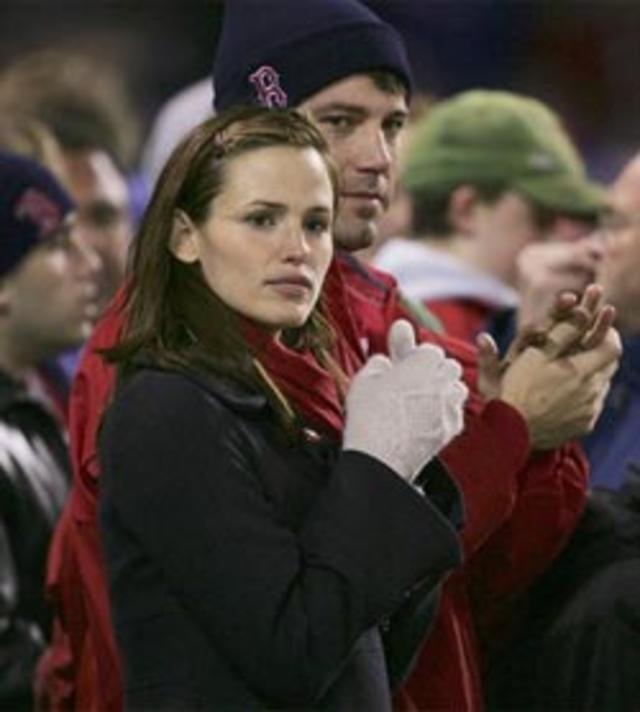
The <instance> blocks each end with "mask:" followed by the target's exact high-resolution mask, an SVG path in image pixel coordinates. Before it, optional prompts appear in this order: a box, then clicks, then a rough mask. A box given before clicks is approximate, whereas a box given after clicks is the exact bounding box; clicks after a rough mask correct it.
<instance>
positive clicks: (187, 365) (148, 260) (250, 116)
mask: <svg viewBox="0 0 640 712" xmlns="http://www.w3.org/2000/svg"><path fill="white" fill-rule="evenodd" d="M269 146H292V147H296V148H301V149H304V148H313V149H314V150H316V151H317V152H318V153H319V154H320V155H321V157H322V158H323V160H324V161H325V164H326V166H327V171H328V173H329V176H330V179H331V182H332V185H333V188H334V196H335V200H336V201H337V196H338V194H339V190H338V177H337V172H336V170H335V167H334V165H333V163H332V162H331V159H330V157H329V152H328V148H327V145H326V143H325V141H324V139H323V137H322V135H321V134H320V133H319V131H318V130H317V129H316V128H315V127H314V126H313V125H312V124H311V123H309V121H307V119H305V118H304V117H303V116H301V115H300V114H298V113H296V112H295V111H292V110H273V109H269V110H267V109H263V108H240V109H232V110H230V111H227V112H224V113H221V114H219V115H218V116H217V117H215V118H213V119H210V120H208V121H206V122H205V123H203V124H201V125H200V126H198V127H197V128H195V129H194V130H193V131H192V132H191V133H190V134H188V136H187V137H186V138H185V139H184V140H183V141H182V143H181V144H180V145H179V146H178V147H177V148H176V149H175V151H174V152H173V154H172V155H171V157H170V158H169V160H168V162H167V164H166V166H165V168H164V170H163V172H162V174H161V175H160V178H159V180H158V183H157V186H156V189H155V191H154V194H153V196H152V199H151V202H150V204H149V207H148V209H147V211H146V213H145V216H144V219H143V221H142V224H141V226H140V229H139V232H138V235H137V237H136V240H135V242H134V243H133V251H132V253H131V261H130V265H129V274H128V280H127V290H126V296H125V302H124V307H123V308H124V310H125V326H124V330H123V332H122V336H121V338H120V341H119V343H118V344H116V346H114V347H113V348H111V349H107V350H105V351H103V352H102V354H103V357H104V358H106V359H107V360H108V361H110V362H112V363H115V364H117V366H118V377H119V381H122V379H126V378H127V377H128V375H130V373H131V372H132V371H133V370H135V369H136V368H137V364H138V363H139V361H140V356H141V355H142V354H144V361H145V362H148V361H149V360H151V361H152V362H153V363H154V364H156V365H158V366H160V367H165V368H179V369H181V370H182V369H184V370H197V371H205V372H212V373H214V374H216V375H217V376H219V377H223V378H225V379H227V380H232V381H235V382H237V383H241V384H245V385H248V386H250V387H251V388H252V389H256V388H257V389H258V390H260V391H262V392H264V393H265V395H266V396H267V398H268V399H269V400H270V402H271V403H272V405H273V407H274V409H275V411H276V413H277V414H278V415H279V418H280V421H281V424H282V425H283V426H284V427H285V428H286V429H287V430H290V429H291V428H292V427H293V425H292V419H293V418H292V410H291V409H290V408H289V407H288V406H287V404H286V402H283V398H282V396H281V394H279V393H278V392H277V389H275V388H274V384H273V383H272V382H270V380H269V379H268V378H266V379H265V374H264V370H263V369H261V368H260V367H259V365H258V366H256V362H255V359H254V355H253V354H252V353H251V350H250V348H249V346H248V345H247V343H246V341H245V339H244V338H243V336H242V333H241V330H240V320H239V315H238V314H237V313H236V312H235V311H234V310H232V309H231V308H230V307H229V306H227V304H225V303H224V302H223V301H222V300H221V299H220V298H219V297H218V296H217V295H216V294H215V292H213V291H212V290H211V289H210V287H209V286H208V285H207V283H206V281H205V279H204V277H203V274H202V270H201V267H200V264H199V263H195V264H185V263H183V262H181V261H179V260H178V259H177V258H176V257H174V255H173V254H172V252H171V250H170V240H171V235H172V228H173V224H174V218H175V216H176V213H177V211H182V212H183V213H184V214H186V215H187V216H188V217H189V218H190V219H191V221H192V222H193V223H194V224H195V225H196V226H201V225H202V224H203V223H205V222H206V220H207V219H208V218H209V214H210V210H211V204H212V201H213V200H214V199H215V197H216V196H217V195H219V194H220V192H221V191H222V190H223V189H224V184H225V166H226V165H227V163H228V162H229V161H230V160H231V159H232V158H234V157H236V156H238V155H241V154H244V153H248V152H250V151H254V150H257V149H260V148H266V147H269ZM282 338H283V339H284V340H285V341H286V342H287V344H288V345H290V346H293V347H298V348H310V349H311V350H312V351H313V353H314V354H315V356H316V358H317V359H318V360H319V362H320V363H323V364H324V365H326V366H328V367H329V368H331V369H332V370H334V373H335V375H336V376H337V377H338V378H340V374H339V373H337V372H336V371H335V364H334V363H333V360H332V359H331V356H330V351H331V346H332V344H333V334H332V331H331V328H330V326H329V324H328V323H327V321H326V319H325V318H324V317H323V314H322V306H321V304H317V305H316V306H315V308H314V309H313V310H312V313H311V315H310V317H309V319H308V320H307V322H306V323H305V324H304V325H303V326H302V327H300V328H298V329H291V330H287V331H285V332H284V333H283V336H282ZM274 391H275V392H274Z"/></svg>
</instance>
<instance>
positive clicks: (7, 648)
mask: <svg viewBox="0 0 640 712" xmlns="http://www.w3.org/2000/svg"><path fill="white" fill-rule="evenodd" d="M18 594H19V591H18V577H17V575H16V569H15V564H14V561H13V554H12V552H11V545H10V542H9V537H8V535H7V531H6V528H5V524H4V522H3V521H2V519H0V708H2V709H5V708H7V709H8V708H11V709H14V708H15V709H28V708H29V707H30V706H31V703H32V686H33V675H34V671H35V667H36V663H37V661H38V658H39V657H40V655H41V653H42V651H43V649H44V641H43V638H42V635H41V633H40V629H39V628H38V626H37V625H36V624H35V623H34V622H32V621H26V620H21V619H20V618H19V617H18V613H17V607H18Z"/></svg>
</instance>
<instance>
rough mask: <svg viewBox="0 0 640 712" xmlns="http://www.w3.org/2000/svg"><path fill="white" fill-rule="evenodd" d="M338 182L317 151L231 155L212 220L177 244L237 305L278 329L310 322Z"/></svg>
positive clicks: (181, 255)
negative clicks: (330, 174) (335, 187)
mask: <svg viewBox="0 0 640 712" xmlns="http://www.w3.org/2000/svg"><path fill="white" fill-rule="evenodd" d="M333 200H334V193H333V186H332V183H331V180H330V178H329V174H328V171H327V167H326V165H325V163H324V161H323V159H322V157H321V156H320V154H319V153H318V152H317V151H315V150H314V149H311V148H304V149H300V148H294V147H290V146H272V147H268V148H260V149H256V150H254V151H251V152H249V153H245V154H242V155H240V156H237V157H235V158H232V159H230V160H229V162H228V163H227V165H226V169H225V183H224V187H223V190H222V191H221V192H220V193H219V194H218V196H217V197H216V198H215V199H214V200H213V203H212V205H211V208H210V214H209V218H208V220H207V221H206V222H205V223H204V224H202V225H201V226H199V227H198V228H193V229H192V230H190V231H184V232H183V234H182V235H181V236H180V237H179V238H178V241H177V243H174V253H175V255H176V257H178V259H182V260H183V261H187V262H194V261H196V260H199V261H200V263H201V266H202V270H203V273H204V277H205V279H206V281H207V284H208V285H209V287H210V288H211V289H212V290H213V291H214V292H215V293H216V294H217V295H218V296H219V297H220V298H221V299H222V300H223V301H224V302H225V303H226V304H227V305H228V306H230V307H231V308H232V309H234V310H235V311H236V312H238V313H239V314H241V315H243V316H245V317H248V318H249V319H251V320H252V321H255V322H257V323H259V324H261V325H263V326H266V327H268V328H270V329H272V330H274V331H275V332H279V331H280V330H281V329H285V328H291V327H297V326H301V325H302V324H304V322H305V321H306V320H307V318H308V316H309V314H310V312H311V310H312V308H313V306H314V305H315V303H316V301H317V299H318V296H319V294H320V290H321V288H322V283H323V280H324V277H325V274H326V272H327V269H328V267H329V263H330V261H331V257H332V253H333V243H332V234H331V227H332V220H333Z"/></svg>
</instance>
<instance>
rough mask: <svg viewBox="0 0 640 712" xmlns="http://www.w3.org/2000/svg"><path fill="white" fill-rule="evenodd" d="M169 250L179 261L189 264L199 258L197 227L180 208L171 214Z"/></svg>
mask: <svg viewBox="0 0 640 712" xmlns="http://www.w3.org/2000/svg"><path fill="white" fill-rule="evenodd" d="M169 250H170V251H171V254H172V255H173V256H174V257H175V258H176V259H177V260H180V262H187V263H189V264H191V263H193V262H197V261H198V260H199V259H200V250H199V243H198V228H197V227H196V226H195V225H194V224H193V221H192V220H191V218H190V217H189V216H188V215H187V214H186V213H185V212H183V211H182V210H176V211H175V214H174V216H173V225H172V226H171V237H170V238H169Z"/></svg>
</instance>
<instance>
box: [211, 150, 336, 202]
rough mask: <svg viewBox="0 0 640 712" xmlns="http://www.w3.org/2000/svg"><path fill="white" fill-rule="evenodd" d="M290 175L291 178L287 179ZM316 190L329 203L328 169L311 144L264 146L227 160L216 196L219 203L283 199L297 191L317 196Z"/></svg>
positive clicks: (331, 195)
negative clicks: (322, 194) (324, 195)
mask: <svg viewBox="0 0 640 712" xmlns="http://www.w3.org/2000/svg"><path fill="white" fill-rule="evenodd" d="M292 177H293V178H294V181H293V182H291V180H289V181H287V180H286V179H287V178H290V179H291V178H292ZM292 187H293V189H294V193H292ZM318 190H321V191H322V192H324V193H326V203H327V204H328V205H331V204H332V201H333V186H332V184H331V179H330V176H329V169H328V167H327V164H326V162H325V160H324V159H323V158H322V156H321V155H320V153H318V151H317V150H315V149H314V148H313V147H311V146H305V147H299V146H278V145H276V146H265V147H261V148H258V149H255V150H251V151H248V152H246V153H241V154H240V155H237V156H234V157H232V158H231V159H230V160H229V161H228V162H227V165H226V167H225V172H224V184H223V190H222V192H221V193H220V194H219V196H218V198H217V199H216V200H217V203H218V205H227V204H228V203H237V202H241V203H250V202H251V201H254V200H263V201H267V202H278V203H283V202H287V199H288V198H291V199H293V198H296V199H298V198H300V195H302V197H309V196H308V192H309V191H311V192H312V193H313V196H314V198H317V191H318Z"/></svg>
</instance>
